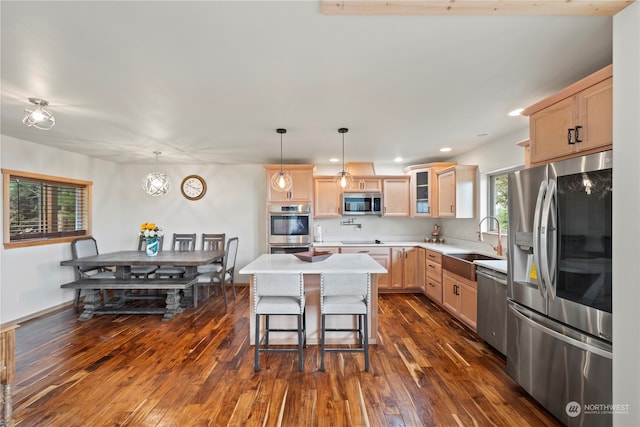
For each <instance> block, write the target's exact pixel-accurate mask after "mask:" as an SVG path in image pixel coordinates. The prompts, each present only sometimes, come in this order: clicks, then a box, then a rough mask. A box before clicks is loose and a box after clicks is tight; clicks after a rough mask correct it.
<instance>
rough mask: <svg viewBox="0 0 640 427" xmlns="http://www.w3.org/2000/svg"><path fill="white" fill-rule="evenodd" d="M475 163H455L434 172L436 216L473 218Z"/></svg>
mask: <svg viewBox="0 0 640 427" xmlns="http://www.w3.org/2000/svg"><path fill="white" fill-rule="evenodd" d="M477 170H478V167H477V166H476V165H456V166H451V167H448V168H445V169H442V170H439V171H438V172H436V174H437V176H438V217H440V218H473V217H474V216H475V210H476V173H477Z"/></svg>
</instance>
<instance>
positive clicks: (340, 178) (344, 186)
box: [333, 128, 353, 191]
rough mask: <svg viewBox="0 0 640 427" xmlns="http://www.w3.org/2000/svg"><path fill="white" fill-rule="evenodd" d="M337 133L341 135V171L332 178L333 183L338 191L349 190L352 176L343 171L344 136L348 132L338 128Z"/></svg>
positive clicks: (345, 129)
mask: <svg viewBox="0 0 640 427" xmlns="http://www.w3.org/2000/svg"><path fill="white" fill-rule="evenodd" d="M338 132H339V133H341V134H342V171H341V172H338V174H337V175H336V176H335V177H334V178H333V182H334V183H335V184H336V186H337V187H338V188H340V190H342V191H344V190H349V189H350V188H351V186H352V185H353V176H352V175H351V174H350V173H349V172H347V171H345V170H344V134H345V133H347V132H349V129H347V128H340V129H338Z"/></svg>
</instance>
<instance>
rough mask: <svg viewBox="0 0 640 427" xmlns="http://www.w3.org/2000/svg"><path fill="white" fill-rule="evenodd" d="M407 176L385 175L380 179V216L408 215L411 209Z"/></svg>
mask: <svg viewBox="0 0 640 427" xmlns="http://www.w3.org/2000/svg"><path fill="white" fill-rule="evenodd" d="M409 184H410V181H409V177H408V176H407V177H405V176H396V177H386V178H383V180H382V196H383V198H384V199H383V203H384V210H383V212H382V216H386V217H392V216H393V217H408V216H409V213H410V211H411V209H410V208H411V206H410V202H409Z"/></svg>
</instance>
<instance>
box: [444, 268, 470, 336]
mask: <svg viewBox="0 0 640 427" xmlns="http://www.w3.org/2000/svg"><path fill="white" fill-rule="evenodd" d="M442 287H443V292H442V305H443V306H444V308H446V309H447V310H448V311H449V312H450V313H451V314H453V315H454V316H456V317H457V318H458V319H460V320H462V321H463V322H464V323H466V324H467V325H469V326H470V327H471V328H473V330H476V325H477V318H478V289H477V282H475V281H472V280H468V279H465V278H464V277H461V276H458V275H457V274H454V273H451V272H450V271H447V270H444V272H443V273H442Z"/></svg>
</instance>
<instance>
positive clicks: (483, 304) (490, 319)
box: [476, 265, 507, 356]
mask: <svg viewBox="0 0 640 427" xmlns="http://www.w3.org/2000/svg"><path fill="white" fill-rule="evenodd" d="M476 275H477V279H478V325H477V328H478V335H480V337H481V338H482V339H483V340H485V341H486V342H487V343H488V344H489V345H491V346H492V347H493V348H495V349H496V350H498V351H499V352H500V353H502V355H503V356H506V354H507V275H506V274H505V273H502V272H500V271H496V270H493V269H490V268H485V267H481V266H479V265H478V266H476Z"/></svg>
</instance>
